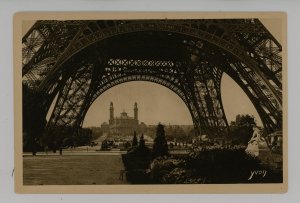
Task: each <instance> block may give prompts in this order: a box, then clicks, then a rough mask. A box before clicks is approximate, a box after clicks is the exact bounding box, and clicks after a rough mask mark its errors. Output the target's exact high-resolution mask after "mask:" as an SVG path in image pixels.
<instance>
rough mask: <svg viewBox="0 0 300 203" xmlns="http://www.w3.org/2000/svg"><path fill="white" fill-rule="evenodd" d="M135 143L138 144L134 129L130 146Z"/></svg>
mask: <svg viewBox="0 0 300 203" xmlns="http://www.w3.org/2000/svg"><path fill="white" fill-rule="evenodd" d="M137 145H138V140H137V137H136V131H134V133H133V139H132V147H135V146H137Z"/></svg>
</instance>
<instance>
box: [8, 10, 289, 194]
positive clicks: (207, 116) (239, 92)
mask: <svg viewBox="0 0 300 203" xmlns="http://www.w3.org/2000/svg"><path fill="white" fill-rule="evenodd" d="M286 64H287V63H286V15H285V13H280V12H278V13H275V12H274V13H267V12H265V13H264V12H262V13H63V12H61V13H33V12H32V13H18V14H16V15H15V18H14V71H15V77H14V84H15V165H16V166H15V172H16V178H15V183H16V191H17V192H21V193H36V192H37V193H57V192H64V193H147V192H152V193H241V192H242V193H253V192H258V193H261V192H269V193H276V192H277V193H278V192H285V191H286V190H287V120H286V117H287V86H286V80H287V78H286V75H287V66H286ZM129 185H130V186H129Z"/></svg>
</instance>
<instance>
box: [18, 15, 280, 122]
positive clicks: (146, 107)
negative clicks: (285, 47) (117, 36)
mask: <svg viewBox="0 0 300 203" xmlns="http://www.w3.org/2000/svg"><path fill="white" fill-rule="evenodd" d="M260 20H261V21H262V23H263V24H264V25H265V26H266V27H267V29H269V31H270V32H271V33H272V34H273V36H274V37H275V38H276V39H277V40H278V41H279V42H281V41H282V40H281V37H282V33H281V29H280V28H281V21H279V20H278V19H260ZM33 23H34V22H32V21H31V22H29V21H27V22H24V23H23V35H24V34H25V33H26V32H27V31H28V29H29V28H30V27H31V26H32V24H33ZM231 92H234V93H235V94H234V96H233V95H232V94H231ZM145 93H146V94H145ZM141 95H142V96H141ZM221 95H222V102H223V106H224V110H225V114H226V117H227V120H228V122H229V123H230V121H233V120H235V116H236V115H237V114H250V115H253V116H254V117H255V119H256V121H257V123H258V125H262V123H261V120H260V118H259V116H258V114H257V111H256V110H255V108H254V106H253V105H252V103H251V102H250V100H249V98H248V97H247V96H246V94H245V93H244V92H243V91H242V89H241V88H240V87H239V86H238V85H237V84H236V83H235V82H234V81H233V80H232V79H231V78H230V77H229V76H228V75H226V74H224V75H223V77H222V84H221ZM111 101H112V102H113V103H114V108H115V116H119V115H120V113H121V112H122V111H123V110H125V111H126V112H127V113H128V114H129V116H133V104H134V102H137V103H138V108H139V121H140V122H145V123H146V124H157V123H158V122H161V123H164V124H169V123H170V124H182V125H184V124H190V125H191V124H192V118H191V115H190V113H189V111H188V109H187V107H186V105H185V104H184V102H183V101H182V100H181V99H180V98H179V97H178V96H177V95H176V94H175V93H174V92H172V91H171V90H169V89H167V88H166V87H163V86H161V85H158V84H155V83H150V82H142V81H135V82H127V83H123V84H120V85H117V86H115V87H113V88H111V89H109V90H107V91H106V92H104V93H103V94H102V95H101V96H100V97H98V98H97V99H96V101H95V102H94V103H93V104H92V106H91V107H90V109H89V110H88V112H87V115H86V117H85V120H84V123H83V127H89V126H100V125H101V123H102V122H107V121H108V119H109V111H108V109H109V103H110V102H111Z"/></svg>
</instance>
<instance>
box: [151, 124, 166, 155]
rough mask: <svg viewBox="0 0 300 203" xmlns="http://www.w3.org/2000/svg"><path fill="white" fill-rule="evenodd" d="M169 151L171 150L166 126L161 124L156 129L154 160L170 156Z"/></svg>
mask: <svg viewBox="0 0 300 203" xmlns="http://www.w3.org/2000/svg"><path fill="white" fill-rule="evenodd" d="M168 151H169V149H168V143H167V140H166V136H165V130H164V126H163V125H162V124H160V123H159V124H158V126H157V129H156V137H155V139H154V144H153V158H156V157H159V156H165V155H168V154H169V153H168Z"/></svg>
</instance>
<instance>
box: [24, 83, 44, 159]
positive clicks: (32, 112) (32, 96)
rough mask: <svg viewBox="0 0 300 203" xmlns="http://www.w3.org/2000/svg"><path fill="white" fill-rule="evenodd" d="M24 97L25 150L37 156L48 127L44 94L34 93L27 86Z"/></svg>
mask: <svg viewBox="0 0 300 203" xmlns="http://www.w3.org/2000/svg"><path fill="white" fill-rule="evenodd" d="M22 90H23V91H22V95H23V112H22V116H23V135H24V136H23V150H24V151H31V152H32V154H33V155H36V153H37V151H39V150H41V145H40V139H41V136H42V134H43V131H44V128H45V126H46V123H47V121H46V115H45V111H44V101H45V100H44V95H43V93H38V92H34V91H33V90H31V89H30V88H29V87H27V86H26V85H25V84H23V89H22Z"/></svg>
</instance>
